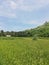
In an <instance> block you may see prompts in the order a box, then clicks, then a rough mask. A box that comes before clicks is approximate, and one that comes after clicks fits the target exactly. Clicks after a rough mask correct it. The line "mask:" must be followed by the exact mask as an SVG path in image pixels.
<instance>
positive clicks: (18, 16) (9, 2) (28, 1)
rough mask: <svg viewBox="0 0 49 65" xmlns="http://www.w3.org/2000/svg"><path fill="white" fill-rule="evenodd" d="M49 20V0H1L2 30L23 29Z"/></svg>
mask: <svg viewBox="0 0 49 65" xmlns="http://www.w3.org/2000/svg"><path fill="white" fill-rule="evenodd" d="M45 21H49V0H0V30H4V31H22V30H26V29H30V28H35V27H37V26H39V25H42V24H43V23H44V22H45Z"/></svg>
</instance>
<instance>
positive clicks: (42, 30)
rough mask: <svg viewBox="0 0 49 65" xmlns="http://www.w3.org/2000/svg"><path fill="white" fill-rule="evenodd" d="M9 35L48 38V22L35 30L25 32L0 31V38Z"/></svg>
mask: <svg viewBox="0 0 49 65" xmlns="http://www.w3.org/2000/svg"><path fill="white" fill-rule="evenodd" d="M6 35H11V36H12V37H33V36H34V35H37V36H38V37H49V22H45V23H44V24H43V25H41V26H38V27H37V28H34V29H30V30H25V31H19V32H14V31H11V32H9V31H7V32H4V31H3V30H1V31H0V36H6Z"/></svg>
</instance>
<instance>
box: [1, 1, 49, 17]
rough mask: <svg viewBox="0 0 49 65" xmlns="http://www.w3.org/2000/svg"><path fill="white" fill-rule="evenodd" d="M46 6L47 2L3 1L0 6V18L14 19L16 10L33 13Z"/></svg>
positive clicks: (48, 2)
mask: <svg viewBox="0 0 49 65" xmlns="http://www.w3.org/2000/svg"><path fill="white" fill-rule="evenodd" d="M0 3H1V2H0ZM48 4H49V0H3V1H2V3H1V5H0V16H1V15H2V16H4V15H5V16H9V17H15V16H16V13H17V12H16V11H17V10H24V11H33V10H38V9H40V8H43V7H45V6H46V5H48ZM1 12H2V13H1Z"/></svg>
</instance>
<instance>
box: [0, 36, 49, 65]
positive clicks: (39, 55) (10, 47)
mask: <svg viewBox="0 0 49 65" xmlns="http://www.w3.org/2000/svg"><path fill="white" fill-rule="evenodd" d="M0 65H49V38H45V39H44V38H43V39H38V40H33V39H32V38H28V37H26V38H25V37H15V38H14V37H13V38H12V37H11V38H6V37H2V38H0Z"/></svg>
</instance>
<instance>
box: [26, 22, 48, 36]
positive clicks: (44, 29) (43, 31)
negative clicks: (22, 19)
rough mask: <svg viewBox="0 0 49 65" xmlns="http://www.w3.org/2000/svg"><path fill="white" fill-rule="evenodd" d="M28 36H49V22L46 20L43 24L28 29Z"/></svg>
mask: <svg viewBox="0 0 49 65" xmlns="http://www.w3.org/2000/svg"><path fill="white" fill-rule="evenodd" d="M25 32H27V33H28V36H34V35H37V36H41V37H49V22H45V23H44V24H43V25H41V26H38V27H37V28H34V29H30V30H26V31H25Z"/></svg>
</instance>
